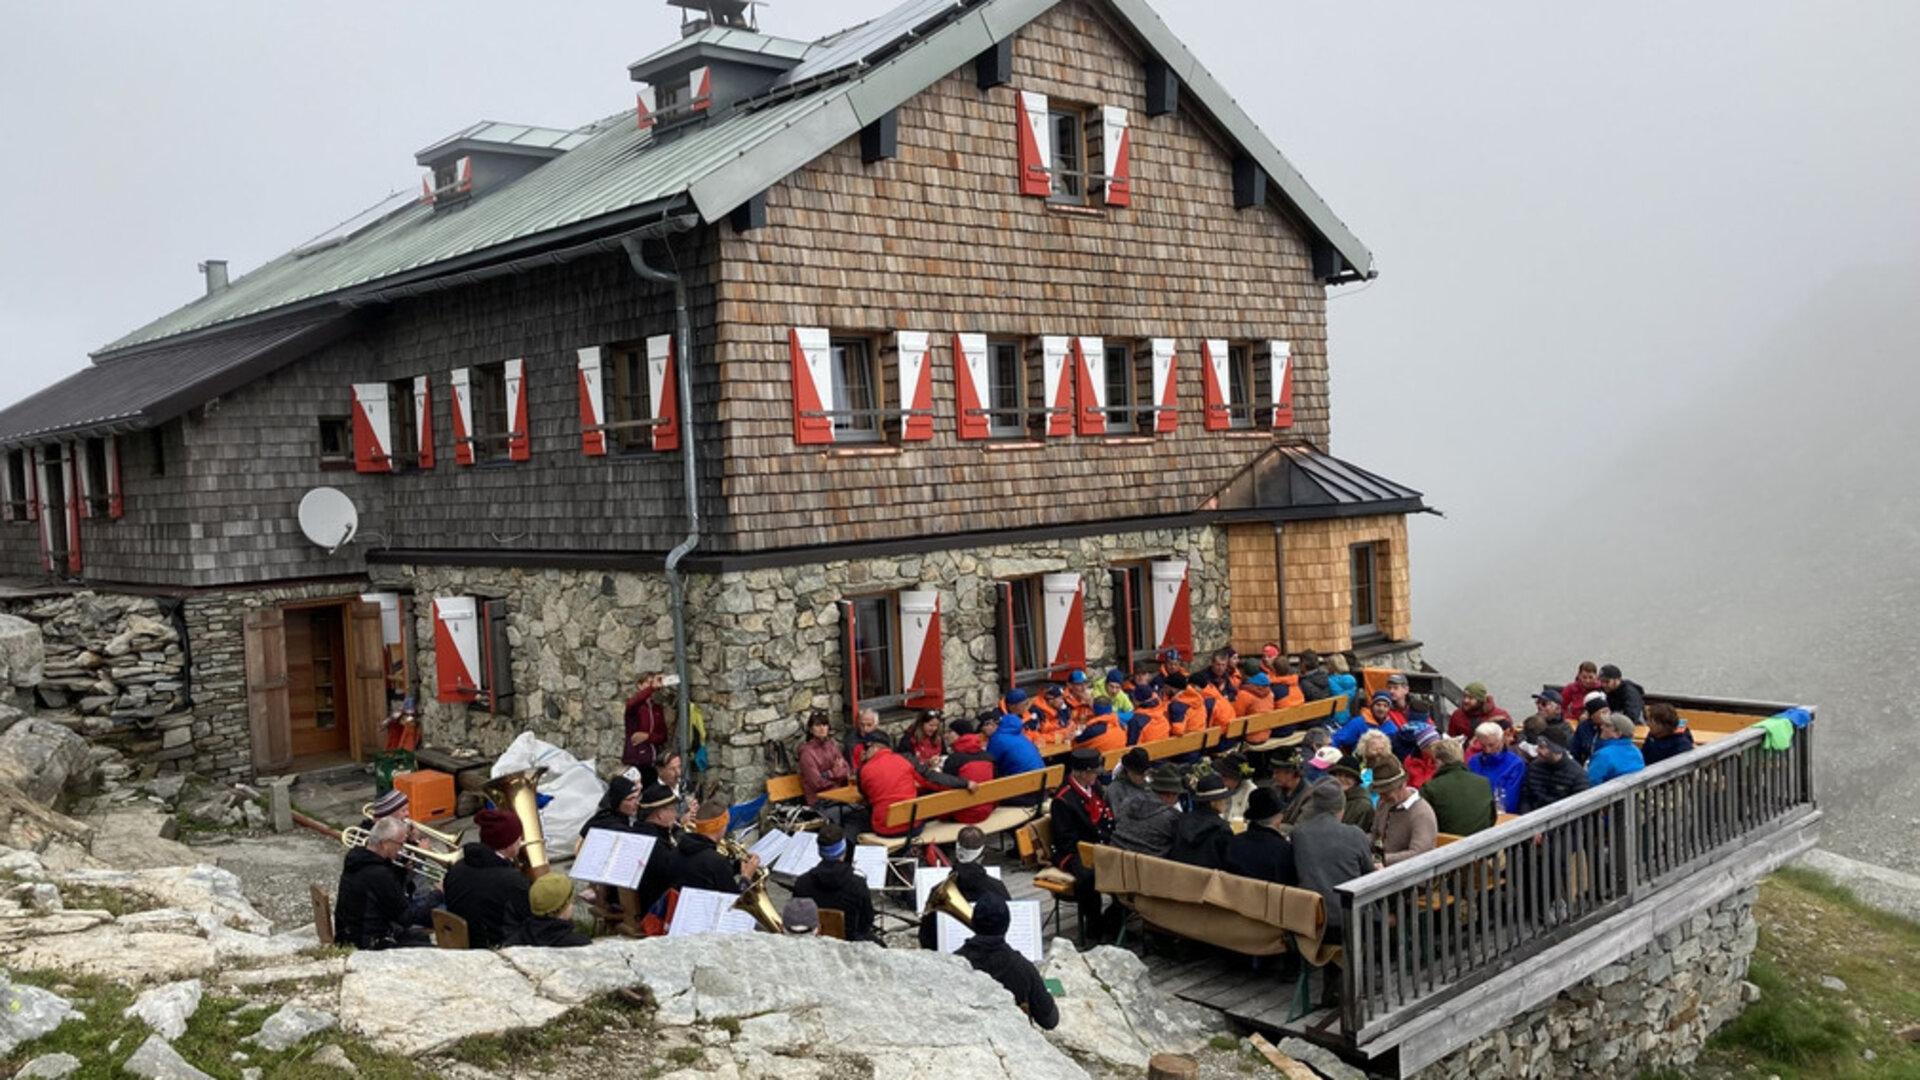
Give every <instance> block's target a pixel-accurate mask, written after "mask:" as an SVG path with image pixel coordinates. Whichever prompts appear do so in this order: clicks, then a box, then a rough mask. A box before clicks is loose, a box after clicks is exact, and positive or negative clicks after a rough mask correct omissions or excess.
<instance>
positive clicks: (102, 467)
mask: <svg viewBox="0 0 1920 1080" xmlns="http://www.w3.org/2000/svg"><path fill="white" fill-rule="evenodd" d="M85 453H86V457H85V459H84V460H83V461H82V462H81V467H82V468H84V469H86V470H87V487H86V491H87V512H88V513H89V514H91V515H93V516H94V517H106V516H107V515H108V513H109V510H110V508H111V507H112V506H113V491H112V478H111V477H110V476H109V475H108V472H107V440H105V439H88V440H87V442H86V451H85Z"/></svg>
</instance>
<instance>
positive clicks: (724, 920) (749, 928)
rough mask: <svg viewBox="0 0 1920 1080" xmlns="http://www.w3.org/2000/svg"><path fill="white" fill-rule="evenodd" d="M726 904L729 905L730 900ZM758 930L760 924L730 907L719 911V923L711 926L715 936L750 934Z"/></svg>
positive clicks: (751, 917)
mask: <svg viewBox="0 0 1920 1080" xmlns="http://www.w3.org/2000/svg"><path fill="white" fill-rule="evenodd" d="M728 903H729V905H731V903H732V900H731V899H730V900H729V901H728ZM758 929H760V924H759V923H757V922H754V921H753V916H752V915H750V914H748V913H747V912H744V911H738V910H735V909H734V908H733V907H731V906H728V907H726V908H723V909H721V911H720V919H719V921H718V922H716V923H714V924H713V932H714V933H716V934H751V933H753V932H754V931H756V930H758Z"/></svg>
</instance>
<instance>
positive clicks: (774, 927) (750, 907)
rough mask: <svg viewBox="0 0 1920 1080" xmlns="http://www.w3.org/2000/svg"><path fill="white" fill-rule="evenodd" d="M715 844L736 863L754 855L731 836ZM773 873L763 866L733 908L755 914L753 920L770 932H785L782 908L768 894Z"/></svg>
mask: <svg viewBox="0 0 1920 1080" xmlns="http://www.w3.org/2000/svg"><path fill="white" fill-rule="evenodd" d="M714 845H715V846H716V847H718V848H719V849H720V854H722V855H724V856H726V857H727V858H728V859H729V860H730V861H732V862H735V863H745V862H746V861H747V859H749V858H751V857H752V855H753V852H751V851H749V850H748V849H747V846H746V845H745V844H742V843H741V842H740V841H738V840H734V839H732V838H730V837H725V836H723V837H721V838H720V839H718V840H716V841H714ZM771 874H772V871H771V870H769V869H768V868H767V867H765V866H762V867H761V868H760V872H759V873H757V874H755V875H753V880H752V881H749V882H747V888H746V891H744V892H742V893H741V894H740V899H738V900H735V901H734V902H733V910H735V911H744V912H746V913H747V914H749V915H751V916H753V921H754V922H756V923H759V924H760V929H762V930H765V931H766V932H767V933H769V934H784V933H786V932H787V927H786V923H785V922H783V921H782V920H781V918H780V909H779V908H777V907H774V905H773V897H771V896H769V895H767V878H768V877H769V876H771Z"/></svg>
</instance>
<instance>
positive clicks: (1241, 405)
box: [1227, 341, 1273, 431]
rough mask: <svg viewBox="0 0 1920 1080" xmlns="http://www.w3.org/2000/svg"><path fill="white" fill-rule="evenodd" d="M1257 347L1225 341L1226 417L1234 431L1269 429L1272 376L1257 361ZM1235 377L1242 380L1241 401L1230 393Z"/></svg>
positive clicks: (1271, 425)
mask: <svg viewBox="0 0 1920 1080" xmlns="http://www.w3.org/2000/svg"><path fill="white" fill-rule="evenodd" d="M1257 348H1258V346H1257V345H1255V343H1253V342H1251V341H1235V342H1229V343H1228V344H1227V396H1228V403H1227V416H1228V421H1227V423H1228V426H1229V427H1230V428H1231V429H1232V430H1235V431H1270V430H1272V428H1273V403H1272V401H1271V400H1269V399H1270V398H1271V397H1272V396H1273V375H1272V372H1271V371H1270V370H1268V365H1265V364H1261V363H1258V362H1257V361H1258V358H1257V357H1256V356H1255V355H1254V353H1255V351H1256V349H1257ZM1235 377H1239V378H1241V379H1244V380H1245V388H1246V395H1245V400H1242V399H1241V398H1240V396H1238V395H1236V394H1235V393H1234V390H1235V389H1236V387H1235V385H1234V379H1235Z"/></svg>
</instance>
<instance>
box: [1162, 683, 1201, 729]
mask: <svg viewBox="0 0 1920 1080" xmlns="http://www.w3.org/2000/svg"><path fill="white" fill-rule="evenodd" d="M1167 695H1168V697H1169V698H1170V699H1171V700H1169V701H1168V702H1167V719H1168V721H1169V726H1171V727H1173V733H1174V734H1175V735H1191V734H1193V733H1194V732H1196V731H1205V730H1206V728H1207V723H1208V718H1207V695H1206V692H1205V691H1203V690H1200V689H1197V688H1196V687H1195V686H1194V685H1193V682H1192V680H1191V679H1189V678H1188V677H1187V676H1185V675H1182V674H1180V673H1178V672H1175V673H1174V674H1172V675H1169V676H1167ZM1175 702H1178V703H1179V704H1181V705H1184V706H1185V707H1186V714H1185V716H1184V717H1182V719H1181V722H1180V723H1179V724H1178V725H1177V726H1175V725H1172V724H1171V721H1172V719H1173V705H1174V703H1175Z"/></svg>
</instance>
